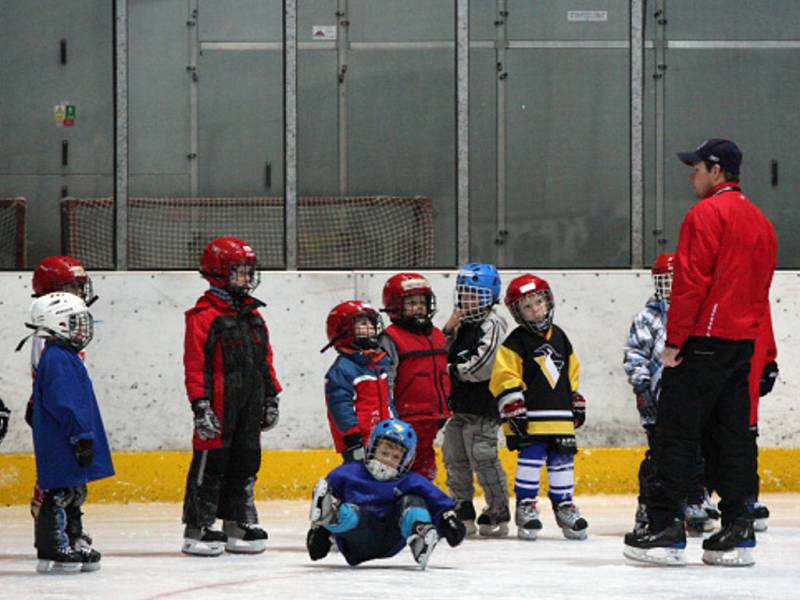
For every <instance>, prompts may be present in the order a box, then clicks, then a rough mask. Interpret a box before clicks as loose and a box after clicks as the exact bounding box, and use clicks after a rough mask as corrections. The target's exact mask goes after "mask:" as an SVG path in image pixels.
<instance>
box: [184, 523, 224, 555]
mask: <svg viewBox="0 0 800 600" xmlns="http://www.w3.org/2000/svg"><path fill="white" fill-rule="evenodd" d="M227 542H228V536H226V535H225V534H224V533H222V532H221V531H218V530H216V529H211V528H210V527H190V526H189V525H187V526H186V528H185V529H184V530H183V548H181V552H183V553H184V554H191V555H192V556H219V555H220V554H222V553H223V552H224V551H225V544H226V543H227Z"/></svg>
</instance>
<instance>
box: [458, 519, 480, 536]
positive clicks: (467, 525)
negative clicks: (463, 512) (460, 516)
mask: <svg viewBox="0 0 800 600" xmlns="http://www.w3.org/2000/svg"><path fill="white" fill-rule="evenodd" d="M461 522H462V523H463V524H464V529H466V530H467V534H466V535H467V537H472V536H473V535H475V534H476V533H478V528H477V527H475V521H473V520H471V519H470V520H468V521H461ZM481 527H483V525H481Z"/></svg>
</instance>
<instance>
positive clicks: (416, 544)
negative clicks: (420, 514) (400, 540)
mask: <svg viewBox="0 0 800 600" xmlns="http://www.w3.org/2000/svg"><path fill="white" fill-rule="evenodd" d="M438 541H439V534H437V533H436V530H435V529H430V530H429V531H426V532H425V534H424V535H422V536H420V535H418V534H414V535H412V536H411V539H410V540H409V542H408V545H409V546H410V547H411V554H412V556H413V557H414V560H415V561H417V563H418V564H419V566H420V569H421V570H423V571H424V570H425V568H426V567H427V566H428V560H430V558H431V554H433V549H434V548H436V543H437V542H438Z"/></svg>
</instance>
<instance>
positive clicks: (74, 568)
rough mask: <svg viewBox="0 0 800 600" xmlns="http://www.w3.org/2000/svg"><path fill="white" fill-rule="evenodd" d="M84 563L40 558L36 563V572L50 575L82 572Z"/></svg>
mask: <svg viewBox="0 0 800 600" xmlns="http://www.w3.org/2000/svg"><path fill="white" fill-rule="evenodd" d="M82 566H83V563H79V562H74V563H68V562H58V561H55V560H47V559H44V558H40V559H39V562H37V563H36V572H37V573H43V574H48V575H73V574H77V573H80V572H81V567H82Z"/></svg>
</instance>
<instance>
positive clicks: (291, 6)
mask: <svg viewBox="0 0 800 600" xmlns="http://www.w3.org/2000/svg"><path fill="white" fill-rule="evenodd" d="M283 15H284V17H283V18H284V23H283V25H284V27H283V40H284V54H283V56H284V61H283V65H284V68H283V89H284V99H283V102H284V110H283V114H284V134H283V135H284V142H283V143H284V157H285V166H284V188H283V189H284V194H285V196H284V199H285V202H284V211H283V214H284V237H285V247H286V268H287V269H288V270H290V271H293V270H295V269H297V0H284V13H283Z"/></svg>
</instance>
